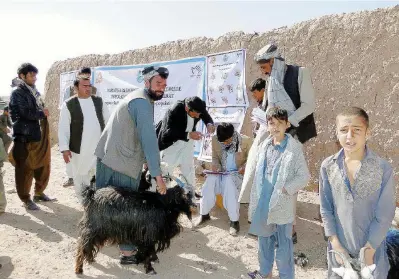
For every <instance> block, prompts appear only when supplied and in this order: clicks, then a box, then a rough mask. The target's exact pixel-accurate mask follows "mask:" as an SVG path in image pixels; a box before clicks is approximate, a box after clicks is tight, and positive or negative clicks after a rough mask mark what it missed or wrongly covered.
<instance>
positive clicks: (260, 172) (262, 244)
mask: <svg viewBox="0 0 399 279" xmlns="http://www.w3.org/2000/svg"><path fill="white" fill-rule="evenodd" d="M266 118H267V129H268V131H269V133H270V136H269V137H268V138H267V139H266V140H265V141H264V142H263V143H262V144H261V146H260V148H259V154H258V156H257V159H256V160H257V161H256V171H255V178H254V183H253V186H252V190H251V196H250V204H249V209H248V212H249V216H250V217H252V218H251V219H252V223H251V226H250V228H249V233H251V234H253V235H257V236H258V242H259V254H258V257H259V265H260V270H259V271H254V272H251V273H249V274H248V275H249V276H250V277H251V278H253V279H254V278H271V276H272V268H273V263H274V258H275V254H276V263H277V267H278V271H279V275H280V278H281V279H293V278H294V277H295V268H294V251H293V245H294V244H293V242H292V229H293V222H294V218H295V214H294V206H295V200H296V198H295V194H296V193H297V192H298V191H299V190H300V189H302V188H304V187H305V186H306V184H307V183H308V181H309V179H310V174H309V170H308V167H307V164H306V160H305V156H304V154H303V150H302V144H301V143H300V142H299V141H297V140H296V139H294V138H293V137H292V136H291V135H290V134H286V133H285V131H286V130H287V128H289V127H290V123H289V122H288V113H287V111H286V110H284V109H280V108H277V107H272V108H269V109H268V111H267V113H266ZM275 250H276V253H275Z"/></svg>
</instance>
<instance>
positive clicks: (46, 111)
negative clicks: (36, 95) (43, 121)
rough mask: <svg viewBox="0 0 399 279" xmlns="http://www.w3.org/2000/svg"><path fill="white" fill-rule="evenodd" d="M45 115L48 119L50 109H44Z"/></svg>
mask: <svg viewBox="0 0 399 279" xmlns="http://www.w3.org/2000/svg"><path fill="white" fill-rule="evenodd" d="M43 113H44V115H45V116H46V117H48V116H49V111H48V109H46V108H44V109H43Z"/></svg>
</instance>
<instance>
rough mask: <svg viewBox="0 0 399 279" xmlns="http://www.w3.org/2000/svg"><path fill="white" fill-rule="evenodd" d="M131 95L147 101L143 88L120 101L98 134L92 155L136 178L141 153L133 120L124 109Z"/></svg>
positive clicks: (139, 168) (141, 163)
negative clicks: (97, 140)
mask: <svg viewBox="0 0 399 279" xmlns="http://www.w3.org/2000/svg"><path fill="white" fill-rule="evenodd" d="M134 99H146V100H148V102H150V99H149V97H148V95H147V94H146V93H145V91H144V89H139V90H136V91H134V92H132V93H130V94H129V95H127V96H126V97H125V98H124V99H123V100H122V101H120V102H119V104H118V106H117V107H116V108H115V110H114V112H113V113H112V115H111V117H110V119H109V120H108V122H107V125H106V126H105V129H104V131H103V133H102V134H101V137H100V140H99V142H98V145H97V148H96V151H95V155H96V156H97V157H98V158H99V159H101V160H102V163H103V164H105V165H106V166H108V167H109V168H111V169H113V170H114V171H117V172H119V173H122V174H125V175H127V176H129V177H132V178H134V179H137V178H138V177H139V176H140V174H141V170H142V167H143V164H144V162H145V156H144V151H143V148H142V146H141V142H140V138H139V135H138V131H137V128H136V123H134V120H133V119H132V117H131V116H130V114H129V111H128V105H129V102H130V101H132V100H134Z"/></svg>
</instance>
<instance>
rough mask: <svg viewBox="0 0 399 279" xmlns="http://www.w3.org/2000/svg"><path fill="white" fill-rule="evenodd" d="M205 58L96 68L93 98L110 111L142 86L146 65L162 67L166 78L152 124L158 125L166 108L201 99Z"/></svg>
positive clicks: (203, 94) (203, 91) (202, 96)
mask: <svg viewBox="0 0 399 279" xmlns="http://www.w3.org/2000/svg"><path fill="white" fill-rule="evenodd" d="M205 60H206V58H205V57H196V58H189V59H182V60H176V61H168V62H159V63H153V64H148V65H135V66H111V67H97V68H95V69H94V73H93V81H92V83H93V84H94V86H96V87H97V95H98V96H101V97H102V98H103V100H104V102H105V103H106V104H107V105H108V108H109V110H110V111H113V109H114V108H115V106H116V105H117V104H118V103H119V101H120V100H122V99H123V98H124V97H125V96H126V95H127V94H129V93H130V92H132V91H134V90H136V89H138V88H143V87H144V79H143V76H142V70H143V69H144V68H145V67H146V66H149V65H156V66H162V67H166V68H168V70H169V78H168V81H167V87H166V90H165V94H164V96H163V99H162V100H160V101H157V102H155V109H154V123H158V122H159V121H160V120H161V119H162V117H163V116H164V114H165V112H166V111H167V109H168V108H169V107H170V106H171V105H173V104H174V103H175V102H177V101H178V100H183V99H184V98H187V97H191V96H198V97H200V98H201V99H204V98H205V90H204V89H205V87H204V84H205Z"/></svg>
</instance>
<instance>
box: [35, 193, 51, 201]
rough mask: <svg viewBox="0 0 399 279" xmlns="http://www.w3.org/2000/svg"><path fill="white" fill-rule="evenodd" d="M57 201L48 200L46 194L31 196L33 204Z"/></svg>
mask: <svg viewBox="0 0 399 279" xmlns="http://www.w3.org/2000/svg"><path fill="white" fill-rule="evenodd" d="M56 200H57V199H50V198H49V197H48V196H47V195H46V194H41V195H34V196H33V201H34V202H41V201H42V202H52V201H56Z"/></svg>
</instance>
